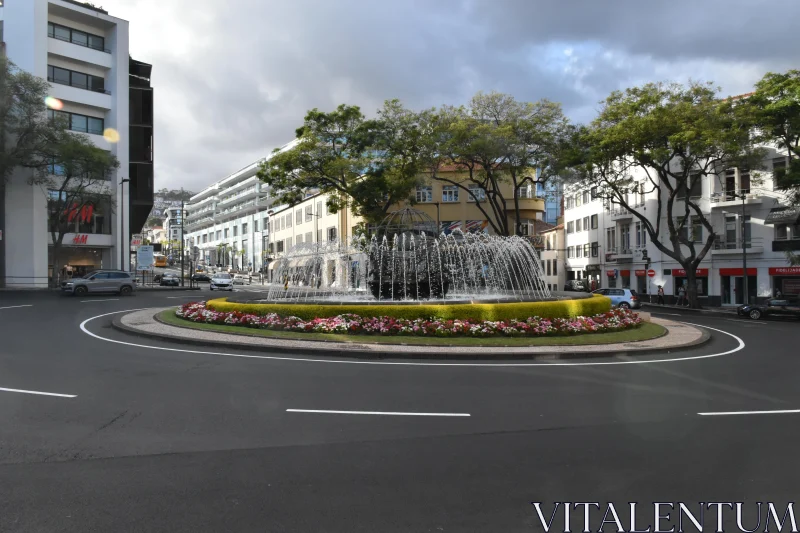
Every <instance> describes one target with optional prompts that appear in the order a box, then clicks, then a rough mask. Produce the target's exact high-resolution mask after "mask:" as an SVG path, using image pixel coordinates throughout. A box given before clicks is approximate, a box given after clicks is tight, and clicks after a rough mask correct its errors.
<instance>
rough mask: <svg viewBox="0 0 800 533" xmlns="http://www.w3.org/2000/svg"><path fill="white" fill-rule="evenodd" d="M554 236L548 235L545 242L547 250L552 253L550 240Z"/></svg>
mask: <svg viewBox="0 0 800 533" xmlns="http://www.w3.org/2000/svg"><path fill="white" fill-rule="evenodd" d="M552 238H553V236H552V235H548V236H547V237H546V238H545V240H544V245H545V250H547V251H550V250H551V249H552V248H551V247H550V239H552Z"/></svg>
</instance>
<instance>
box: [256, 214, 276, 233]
mask: <svg viewBox="0 0 800 533" xmlns="http://www.w3.org/2000/svg"><path fill="white" fill-rule="evenodd" d="M261 222H262V224H261V227H262V228H263V230H264V231H266V232H267V233H272V221H271V220H270V219H268V218H265V219H264V220H262V221H261ZM256 229H258V228H256Z"/></svg>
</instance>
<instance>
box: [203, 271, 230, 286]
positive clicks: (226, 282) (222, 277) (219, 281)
mask: <svg viewBox="0 0 800 533" xmlns="http://www.w3.org/2000/svg"><path fill="white" fill-rule="evenodd" d="M209 289H210V290H212V291H213V290H214V289H217V290H220V291H232V290H233V278H231V275H230V274H228V273H227V272H217V273H216V274H214V275H213V276H211V283H210V284H209Z"/></svg>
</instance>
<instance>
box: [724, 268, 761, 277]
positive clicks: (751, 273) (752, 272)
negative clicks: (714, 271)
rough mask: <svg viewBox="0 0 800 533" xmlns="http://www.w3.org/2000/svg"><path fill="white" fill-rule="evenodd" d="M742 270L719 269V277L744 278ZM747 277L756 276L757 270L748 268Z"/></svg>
mask: <svg viewBox="0 0 800 533" xmlns="http://www.w3.org/2000/svg"><path fill="white" fill-rule="evenodd" d="M743 272H744V271H743V270H742V269H741V268H720V269H719V275H720V276H744V274H743ZM747 275H748V276H756V275H758V269H756V268H748V269H747Z"/></svg>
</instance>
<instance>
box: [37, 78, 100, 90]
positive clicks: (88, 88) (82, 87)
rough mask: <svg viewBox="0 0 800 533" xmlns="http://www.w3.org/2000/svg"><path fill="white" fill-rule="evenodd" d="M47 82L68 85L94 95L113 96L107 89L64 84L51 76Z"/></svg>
mask: <svg viewBox="0 0 800 533" xmlns="http://www.w3.org/2000/svg"><path fill="white" fill-rule="evenodd" d="M47 81H49V82H50V83H57V84H59V85H66V86H67V87H75V88H76V89H83V90H85V91H91V92H93V93H103V94H111V91H107V90H105V89H92V88H90V87H89V86H88V85H85V86H84V85H75V84H72V83H64V82H63V81H60V80H57V79H55V78H53V77H51V76H48V77H47Z"/></svg>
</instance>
